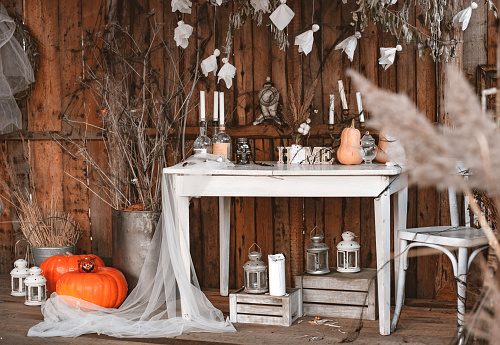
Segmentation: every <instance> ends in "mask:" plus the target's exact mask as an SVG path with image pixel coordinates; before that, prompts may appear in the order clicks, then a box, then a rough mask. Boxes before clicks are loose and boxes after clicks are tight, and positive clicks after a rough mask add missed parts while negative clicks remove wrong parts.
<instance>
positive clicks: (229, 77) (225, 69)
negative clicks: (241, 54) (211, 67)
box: [217, 58, 236, 89]
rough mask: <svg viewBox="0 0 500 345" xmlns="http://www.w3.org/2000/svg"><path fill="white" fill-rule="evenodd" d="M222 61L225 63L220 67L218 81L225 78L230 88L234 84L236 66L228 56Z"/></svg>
mask: <svg viewBox="0 0 500 345" xmlns="http://www.w3.org/2000/svg"><path fill="white" fill-rule="evenodd" d="M222 62H223V63H224V65H223V66H222V67H221V68H220V70H219V74H217V75H218V76H219V79H218V80H217V83H219V82H220V80H221V79H224V81H225V82H226V87H227V88H228V89H230V88H231V86H233V78H234V76H235V75H236V67H234V66H233V65H231V64H230V63H229V60H228V59H227V58H223V59H222Z"/></svg>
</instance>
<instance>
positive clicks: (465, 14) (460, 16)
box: [453, 1, 477, 31]
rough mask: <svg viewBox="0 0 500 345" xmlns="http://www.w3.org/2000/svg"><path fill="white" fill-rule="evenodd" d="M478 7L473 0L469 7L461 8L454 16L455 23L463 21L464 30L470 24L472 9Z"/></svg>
mask: <svg viewBox="0 0 500 345" xmlns="http://www.w3.org/2000/svg"><path fill="white" fill-rule="evenodd" d="M476 8H477V4H476V3H475V2H474V1H473V2H472V3H471V4H470V6H469V7H467V8H465V9H463V10H461V11H460V12H458V13H457V14H456V15H455V16H454V17H453V24H458V23H462V31H465V29H467V26H468V25H469V21H470V16H471V15H472V10H475V9H476Z"/></svg>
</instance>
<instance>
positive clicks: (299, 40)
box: [295, 24, 319, 55]
mask: <svg viewBox="0 0 500 345" xmlns="http://www.w3.org/2000/svg"><path fill="white" fill-rule="evenodd" d="M318 30H319V25H318V24H313V26H312V28H311V30H307V31H306V32H304V33H302V34H300V35H298V36H297V37H295V45H296V46H299V53H304V54H305V55H307V54H309V53H310V52H311V50H312V47H313V43H314V33H315V32H316V31H318Z"/></svg>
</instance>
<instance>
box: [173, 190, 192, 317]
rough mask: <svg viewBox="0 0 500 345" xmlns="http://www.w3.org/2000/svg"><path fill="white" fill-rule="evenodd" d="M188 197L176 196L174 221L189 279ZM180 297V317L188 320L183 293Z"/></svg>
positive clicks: (188, 312) (188, 314)
mask: <svg viewBox="0 0 500 345" xmlns="http://www.w3.org/2000/svg"><path fill="white" fill-rule="evenodd" d="M189 199H190V198H189V197H185V196H180V197H177V210H176V218H177V219H176V223H177V229H178V231H179V245H180V247H179V248H180V251H181V257H182V262H183V263H184V269H185V271H186V275H187V278H188V280H189V281H190V280H191V253H190V252H189ZM180 297H181V313H182V317H183V318H184V319H186V320H190V318H191V317H190V311H189V310H187V309H186V305H187V304H186V303H184V302H183V294H182V291H181V292H180Z"/></svg>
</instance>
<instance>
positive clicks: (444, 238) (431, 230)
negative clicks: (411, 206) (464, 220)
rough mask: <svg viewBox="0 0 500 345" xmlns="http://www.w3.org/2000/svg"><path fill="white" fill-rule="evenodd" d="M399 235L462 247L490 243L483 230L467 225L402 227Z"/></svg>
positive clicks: (410, 239)
mask: <svg viewBox="0 0 500 345" xmlns="http://www.w3.org/2000/svg"><path fill="white" fill-rule="evenodd" d="M398 237H399V238H400V239H402V240H407V241H413V242H421V243H431V244H437V245H442V246H450V247H462V248H470V247H477V246H481V245H485V244H487V243H488V239H487V238H486V236H485V235H484V232H483V230H481V229H475V228H471V227H466V226H460V227H457V228H452V227H451V226H430V227H427V228H414V229H402V230H399V231H398Z"/></svg>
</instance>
